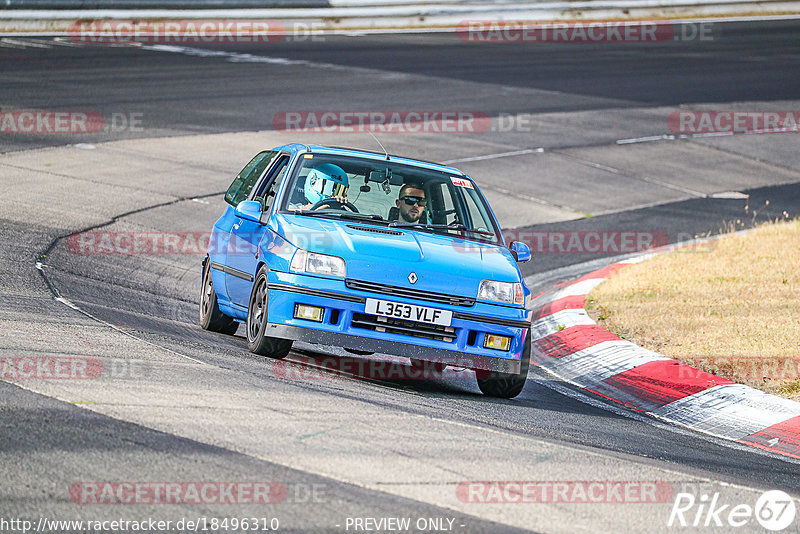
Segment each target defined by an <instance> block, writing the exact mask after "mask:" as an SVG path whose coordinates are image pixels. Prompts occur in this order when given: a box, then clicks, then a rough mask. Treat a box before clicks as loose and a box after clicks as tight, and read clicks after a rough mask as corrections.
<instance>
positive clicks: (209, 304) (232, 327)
mask: <svg viewBox="0 0 800 534" xmlns="http://www.w3.org/2000/svg"><path fill="white" fill-rule="evenodd" d="M200 327H201V328H202V329H203V330H209V331H211V332H219V333H220V334H228V335H232V334H234V333H235V332H236V330H237V329H238V328H239V323H237V322H236V321H235V320H234V319H233V317H230V316H228V315H225V314H224V313H222V312H221V311H220V310H219V305H218V304H217V292H216V291H214V282H213V281H212V280H211V266H209V265H206V267H205V268H204V269H203V281H202V283H201V284H200Z"/></svg>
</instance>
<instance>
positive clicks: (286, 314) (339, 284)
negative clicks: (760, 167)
mask: <svg viewBox="0 0 800 534" xmlns="http://www.w3.org/2000/svg"><path fill="white" fill-rule="evenodd" d="M368 297H371V298H377V299H385V300H391V301H395V302H405V303H409V304H417V305H421V306H429V307H432V308H438V309H447V310H450V311H452V312H453V320H452V323H451V328H450V329H449V330H448V332H447V333H446V334H442V335H441V336H435V335H434V336H431V335H430V334H431V332H430V329H429V327H428V326H427V325H422V324H419V323H414V324H404V325H402V326H395V327H393V326H392V325H386V326H387V327H386V328H381V327H379V328H380V329H381V330H383V331H379V330H376V329H371V328H374V326H375V325H374V324H373V325H370V324H366V325H365V323H369V319H370V318H372V319H375V318H376V316H369V315H365V313H364V312H365V302H366V299H367V298H368ZM296 304H306V305H310V306H318V307H321V308H324V309H325V312H324V317H323V320H322V322H314V321H310V320H304V319H296V318H295V317H294V309H295V305H296ZM489 312H494V313H493V314H490V313H489ZM498 312H500V313H501V314H502V316H500V315H499V314H498ZM268 318H269V324H268V326H267V335H268V336H270V337H277V338H283V339H292V340H299V341H305V342H309V343H317V344H322V345H332V346H339V347H343V348H348V349H356V350H363V351H368V352H379V353H383V354H391V355H397V356H404V357H408V358H414V359H418V360H424V361H433V362H439V363H444V364H447V365H452V366H456V367H465V368H470V369H484V370H490V371H498V372H503V373H513V374H516V373H519V370H520V357H521V354H522V350H523V347H524V344H525V336H526V335H528V331H529V329H530V321H529V320H528V319H527V312H526V311H525V310H523V309H518V308H510V307H508V308H506V307H502V306H492V305H490V304H485V303H476V304H475V305H473V306H470V307H462V306H448V305H443V304H437V303H431V302H426V301H422V300H411V299H407V298H401V297H397V296H393V295H383V294H379V293H372V292H365V291H354V290H352V289H347V288H346V287H345V283H344V281H343V280H340V279H327V278H319V277H313V276H306V275H297V274H291V273H280V272H275V271H270V273H269V310H268ZM365 318H366V319H367V321H365ZM415 325H417V326H419V328H418V329H417V328H415ZM417 330H418V331H417ZM487 333H488V334H496V335H503V336H508V337H510V338H511V339H512V342H511V346H510V347H509V350H508V351H498V350H492V349H487V348H484V347H483V340H484V336H485V335H486V334H487Z"/></svg>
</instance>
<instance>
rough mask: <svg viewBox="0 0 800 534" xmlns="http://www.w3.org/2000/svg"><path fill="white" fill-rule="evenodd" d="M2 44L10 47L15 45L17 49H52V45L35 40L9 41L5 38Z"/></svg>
mask: <svg viewBox="0 0 800 534" xmlns="http://www.w3.org/2000/svg"><path fill="white" fill-rule="evenodd" d="M3 42H4V43H7V44H10V45H17V47H18V48H53V47H52V45H50V44H48V43H43V42H41V41H37V40H35V39H9V38H8V37H6V38H4V39H3Z"/></svg>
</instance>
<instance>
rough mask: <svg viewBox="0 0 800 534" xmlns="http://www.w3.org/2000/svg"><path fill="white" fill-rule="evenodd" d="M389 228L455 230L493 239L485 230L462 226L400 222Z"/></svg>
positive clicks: (491, 234)
mask: <svg viewBox="0 0 800 534" xmlns="http://www.w3.org/2000/svg"><path fill="white" fill-rule="evenodd" d="M389 227H390V228H422V229H431V230H456V231H457V232H471V233H475V234H481V235H487V236H492V237H494V234H493V233H492V232H487V231H486V230H478V229H477V228H467V226H466V225H463V224H460V223H458V224H425V223H412V222H400V221H395V222H393V223H391V224H389Z"/></svg>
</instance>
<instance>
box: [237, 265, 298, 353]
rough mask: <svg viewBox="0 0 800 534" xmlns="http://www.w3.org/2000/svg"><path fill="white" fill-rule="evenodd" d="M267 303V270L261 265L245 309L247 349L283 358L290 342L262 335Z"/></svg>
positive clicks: (289, 348)
mask: <svg viewBox="0 0 800 534" xmlns="http://www.w3.org/2000/svg"><path fill="white" fill-rule="evenodd" d="M268 303H269V288H268V287H267V268H266V267H265V266H263V265H262V266H261V268H260V269H259V270H258V274H256V279H255V282H253V290H252V292H251V293H250V305H249V306H248V308H247V348H249V349H250V352H253V353H255V354H260V355H261V356H269V357H270V358H285V357H286V355H287V354H289V351H290V350H291V348H292V341H291V340H290V339H279V338H276V337H267V336H265V335H264V333H265V332H266V330H267V304H268Z"/></svg>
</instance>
